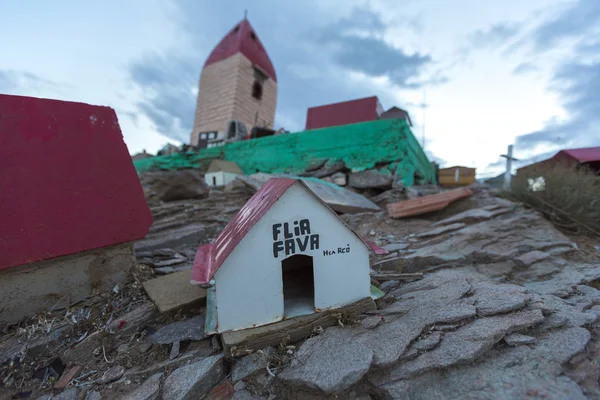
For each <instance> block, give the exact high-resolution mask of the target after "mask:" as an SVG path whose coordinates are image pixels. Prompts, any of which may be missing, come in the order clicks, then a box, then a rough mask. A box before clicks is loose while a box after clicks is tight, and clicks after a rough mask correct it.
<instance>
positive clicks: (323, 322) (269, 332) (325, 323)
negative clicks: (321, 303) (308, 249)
mask: <svg viewBox="0 0 600 400" xmlns="http://www.w3.org/2000/svg"><path fill="white" fill-rule="evenodd" d="M375 309H377V306H376V305H375V302H374V301H373V299H372V298H370V297H367V298H364V299H362V300H359V301H357V302H355V303H352V304H349V305H347V306H345V307H342V308H337V309H335V310H327V311H323V312H318V313H314V314H310V315H303V316H300V317H295V318H290V319H286V320H283V321H281V322H275V323H273V324H269V325H265V326H259V327H256V328H250V329H244V330H241V331H233V332H224V333H222V334H221V341H222V342H223V350H224V352H225V355H226V356H227V357H238V356H241V355H244V354H249V353H252V352H254V351H256V350H261V349H263V348H265V347H268V346H277V345H279V344H280V343H281V342H283V341H284V340H285V342H286V343H288V344H290V343H295V342H298V341H299V340H302V339H304V338H307V337H309V336H310V334H311V333H312V330H313V328H315V327H317V326H320V327H322V328H326V327H329V326H333V325H335V324H336V323H337V320H338V318H337V316H336V314H338V313H350V314H352V315H359V314H362V313H364V312H367V311H372V310H375Z"/></svg>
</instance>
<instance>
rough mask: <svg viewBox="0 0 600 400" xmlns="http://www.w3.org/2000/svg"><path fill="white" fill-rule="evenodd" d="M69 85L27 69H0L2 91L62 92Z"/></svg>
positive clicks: (27, 92)
mask: <svg viewBox="0 0 600 400" xmlns="http://www.w3.org/2000/svg"><path fill="white" fill-rule="evenodd" d="M64 87H67V85H60V84H58V83H55V82H53V81H51V80H48V79H45V78H42V77H40V76H38V75H35V74H32V73H30V72H27V71H16V70H10V69H9V70H0V92H3V93H14V94H25V95H28V94H32V93H35V92H36V91H39V90H48V89H49V90H52V91H56V92H60V91H61V90H62V88H64Z"/></svg>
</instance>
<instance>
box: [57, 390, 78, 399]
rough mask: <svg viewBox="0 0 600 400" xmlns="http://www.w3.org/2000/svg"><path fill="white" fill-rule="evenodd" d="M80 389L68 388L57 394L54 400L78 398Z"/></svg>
mask: <svg viewBox="0 0 600 400" xmlns="http://www.w3.org/2000/svg"><path fill="white" fill-rule="evenodd" d="M78 396H79V391H78V390H77V388H71V389H67V390H65V391H64V392H62V393H60V394H59V395H57V396H54V397H52V400H77V398H78Z"/></svg>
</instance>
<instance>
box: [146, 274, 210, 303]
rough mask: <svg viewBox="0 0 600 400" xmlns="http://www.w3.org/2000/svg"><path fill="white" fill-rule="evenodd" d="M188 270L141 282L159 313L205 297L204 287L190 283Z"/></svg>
mask: <svg viewBox="0 0 600 400" xmlns="http://www.w3.org/2000/svg"><path fill="white" fill-rule="evenodd" d="M190 275H191V271H190V270H185V271H179V272H175V273H172V274H169V275H167V276H161V277H160V278H156V279H151V280H149V281H146V282H144V283H143V285H144V289H145V290H146V293H148V296H149V297H150V298H151V299H152V301H153V302H154V304H156V306H157V307H158V310H159V311H160V312H161V313H166V312H169V311H172V310H176V309H178V308H180V307H183V306H187V305H190V304H193V303H195V302H197V301H200V300H202V299H204V298H206V289H203V288H200V287H198V286H194V285H191V284H190Z"/></svg>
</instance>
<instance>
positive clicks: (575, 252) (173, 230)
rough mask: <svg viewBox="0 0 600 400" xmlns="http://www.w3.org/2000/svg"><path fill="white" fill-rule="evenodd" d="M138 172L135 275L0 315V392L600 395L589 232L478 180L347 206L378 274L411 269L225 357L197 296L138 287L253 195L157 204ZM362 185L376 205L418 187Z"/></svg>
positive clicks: (186, 255)
mask: <svg viewBox="0 0 600 400" xmlns="http://www.w3.org/2000/svg"><path fill="white" fill-rule="evenodd" d="M188 178H189V177H188ZM143 182H144V185H145V189H146V191H147V195H148V198H149V203H150V204H151V206H152V212H153V215H154V217H155V224H154V226H153V227H152V230H151V233H150V234H149V235H148V237H147V238H146V239H145V240H143V241H140V242H139V243H137V245H136V250H137V256H138V262H139V265H138V266H137V268H136V269H135V271H133V272H132V276H131V280H130V281H129V282H128V283H127V284H126V285H122V286H121V287H116V288H114V290H113V291H111V292H108V293H99V294H98V295H97V296H95V297H93V298H90V299H88V300H87V301H85V302H82V303H80V304H75V305H72V306H71V307H69V308H67V309H62V310H56V309H52V308H49V311H48V313H44V314H43V315H38V316H36V317H35V318H32V319H30V320H28V321H23V322H22V323H21V324H19V325H18V326H10V327H4V329H3V331H4V337H3V338H2V341H1V342H0V362H2V363H4V365H3V367H2V369H1V370H0V378H1V379H2V385H3V386H4V388H3V389H2V390H3V395H2V396H0V397H1V398H6V399H9V398H33V399H37V398H42V399H49V398H54V399H132V400H133V399H136V400H137V399H169V400H171V399H200V398H207V399H236V400H239V399H270V400H273V399H326V398H339V399H363V400H366V399H432V398H439V399H506V398H518V399H527V398H531V399H580V398H581V399H585V398H590V399H600V386H599V379H600V366H599V365H598V359H599V355H600V338H599V335H600V291H599V290H598V289H599V288H600V251H598V250H597V248H596V246H598V245H599V244H600V243H599V241H600V240H599V239H598V238H596V239H592V238H585V237H567V236H565V235H563V234H562V233H560V232H559V231H557V230H556V229H555V228H554V227H553V226H552V225H551V224H550V223H549V222H547V221H546V220H545V219H544V218H543V217H542V216H541V215H540V214H538V213H537V212H535V211H532V210H528V209H525V208H524V207H523V206H521V205H519V204H515V203H511V202H509V201H507V200H504V199H501V198H499V197H497V196H496V195H495V194H494V193H493V192H492V191H491V190H490V189H489V188H487V187H485V186H474V187H473V188H472V190H473V192H474V196H473V197H471V198H469V199H465V200H461V201H458V202H456V203H454V204H452V205H451V206H450V207H448V208H447V209H445V210H443V211H441V212H438V213H435V214H432V215H427V216H425V217H420V218H407V219H401V220H393V219H390V218H388V217H387V216H386V215H385V212H379V213H371V212H368V213H360V214H345V215H343V216H342V218H343V219H344V220H345V221H346V222H347V223H348V224H349V225H350V226H351V227H352V228H354V229H355V230H356V231H357V232H358V233H360V234H361V235H364V236H366V237H368V238H369V239H370V240H373V241H375V242H377V243H378V244H380V245H382V246H385V247H386V248H387V249H388V250H389V251H390V254H389V255H386V256H385V257H381V256H380V257H378V258H374V259H373V260H372V261H373V263H372V264H373V269H374V270H375V271H377V272H378V273H379V274H384V273H385V272H394V273H397V272H423V273H424V277H423V279H420V280H413V281H390V280H383V279H382V280H381V281H380V282H377V284H379V285H380V287H381V288H382V289H383V290H384V292H385V293H386V296H385V297H384V298H383V299H380V300H378V302H377V303H378V310H376V311H374V312H370V313H368V314H365V315H358V316H354V317H353V318H345V319H344V320H343V321H342V320H340V321H339V324H338V326H335V327H332V328H328V329H324V330H315V332H314V333H313V336H312V337H311V338H309V339H307V340H305V341H303V342H301V343H294V344H283V345H281V346H279V347H277V348H267V349H263V350H261V351H258V352H256V353H253V354H250V355H247V356H244V357H240V358H237V359H227V358H226V357H224V355H223V353H222V350H221V346H220V344H219V340H218V338H217V337H206V336H205V335H204V334H203V332H202V321H201V320H202V316H203V313H204V309H203V307H202V305H201V304H200V305H195V306H193V307H190V308H186V309H180V310H178V311H176V312H172V313H168V314H160V313H159V312H158V311H157V310H155V308H154V306H153V304H152V302H151V301H150V300H149V299H148V298H147V296H146V294H145V292H144V291H143V289H142V286H141V283H142V282H144V281H145V280H147V279H150V278H152V277H155V276H157V275H160V274H169V273H172V272H175V271H177V270H181V269H186V268H190V267H191V263H192V261H193V257H194V254H195V248H196V247H197V245H198V244H200V243H208V242H210V241H211V240H212V239H214V237H216V235H218V233H219V231H220V230H221V229H222V228H223V227H224V226H225V224H226V223H227V222H228V221H229V219H230V218H231V217H232V216H233V215H234V214H235V212H236V211H237V210H238V209H239V208H240V207H241V206H242V205H243V204H244V202H245V201H246V200H247V199H248V198H249V197H250V196H251V195H252V193H253V191H252V190H251V189H249V188H248V187H246V186H244V185H243V184H240V183H235V184H232V185H229V186H228V187H227V188H225V189H222V190H212V191H210V192H209V191H208V190H197V189H194V190H193V191H192V192H189V190H188V192H185V190H184V189H185V188H183V189H182V188H180V189H181V190H180V191H179V192H178V193H176V194H175V195H173V194H172V192H171V194H170V195H169V196H171V197H169V196H167V199H168V200H171V199H172V198H173V197H175V198H182V197H184V199H182V200H173V201H168V202H164V198H163V196H164V192H165V189H164V183H160V176H158V175H156V176H150V177H146V178H145V180H143ZM157 182H158V183H157ZM161 185H162V186H161ZM167 186H168V185H167ZM431 189H432V188H431V187H429V188H423V191H425V190H427V191H430V190H431ZM169 190H170V189H169ZM182 190H183V193H184V195H183V196H182V195H181V193H182ZM185 193H187V194H185ZM368 194H369V195H370V196H371V199H372V200H373V201H374V202H375V203H377V204H378V205H385V203H386V202H387V201H398V200H401V199H403V198H406V197H414V196H418V195H419V189H418V188H416V189H411V190H410V191H406V190H402V189H401V188H400V189H398V188H396V189H392V190H389V191H387V192H386V191H382V190H378V191H376V192H370V193H368ZM69 374H72V375H69ZM65 375H67V376H66V377H65ZM61 377H62V378H61ZM57 381H61V382H63V381H64V383H65V386H66V384H67V383H69V385H68V386H66V388H64V389H62V388H59V389H55V388H54V385H55V384H56V382H57ZM53 396H54V397H53Z"/></svg>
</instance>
